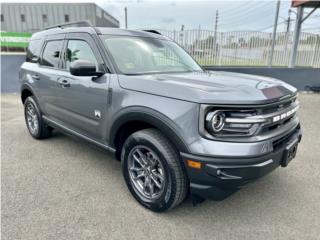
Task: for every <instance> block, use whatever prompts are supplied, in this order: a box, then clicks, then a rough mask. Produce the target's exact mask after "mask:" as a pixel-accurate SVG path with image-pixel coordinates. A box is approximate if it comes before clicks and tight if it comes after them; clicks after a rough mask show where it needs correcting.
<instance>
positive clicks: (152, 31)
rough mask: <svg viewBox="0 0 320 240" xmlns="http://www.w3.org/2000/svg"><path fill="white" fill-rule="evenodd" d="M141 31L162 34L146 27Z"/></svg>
mask: <svg viewBox="0 0 320 240" xmlns="http://www.w3.org/2000/svg"><path fill="white" fill-rule="evenodd" d="M143 31H145V32H150V33H155V34H159V35H162V34H161V33H160V32H158V31H157V30H153V29H150V30H148V29H147V30H143Z"/></svg>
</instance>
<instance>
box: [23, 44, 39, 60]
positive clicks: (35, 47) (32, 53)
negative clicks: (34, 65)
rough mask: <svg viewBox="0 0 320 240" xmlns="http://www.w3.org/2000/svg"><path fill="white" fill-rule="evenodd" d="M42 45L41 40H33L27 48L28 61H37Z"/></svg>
mask: <svg viewBox="0 0 320 240" xmlns="http://www.w3.org/2000/svg"><path fill="white" fill-rule="evenodd" d="M41 47H42V45H41V40H31V41H30V42H29V46H28V48H27V56H26V62H37V60H38V58H39V54H40V50H41Z"/></svg>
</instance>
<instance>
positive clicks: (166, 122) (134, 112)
mask: <svg viewBox="0 0 320 240" xmlns="http://www.w3.org/2000/svg"><path fill="white" fill-rule="evenodd" d="M131 121H143V122H146V123H148V124H150V125H152V126H155V127H156V128H157V129H159V130H160V131H161V132H162V133H163V134H164V135H165V136H167V137H168V139H169V140H170V141H171V142H172V143H173V144H174V146H175V147H176V148H177V150H178V151H179V152H190V151H189V150H188V146H187V144H186V143H185V141H184V140H183V138H182V136H181V135H180V134H179V132H178V131H177V129H178V126H177V125H176V124H175V123H174V122H173V121H172V120H171V119H169V118H168V117H167V116H165V115H163V114H162V113H160V112H158V111H156V110H154V109H151V108H147V107H140V106H135V107H127V108H125V109H123V110H121V111H120V112H118V113H117V114H116V115H115V116H114V117H113V118H112V120H111V122H112V124H111V127H110V134H109V142H110V145H111V147H115V139H116V136H117V133H118V131H119V130H120V129H121V127H122V126H123V125H124V124H126V123H128V122H131Z"/></svg>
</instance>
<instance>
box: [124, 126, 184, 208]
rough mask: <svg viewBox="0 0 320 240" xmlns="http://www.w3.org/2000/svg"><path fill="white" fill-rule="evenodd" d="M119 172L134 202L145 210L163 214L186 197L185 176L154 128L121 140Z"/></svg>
mask: <svg viewBox="0 0 320 240" xmlns="http://www.w3.org/2000/svg"><path fill="white" fill-rule="evenodd" d="M121 161H122V170H123V175H124V178H125V181H126V184H127V186H128V188H129V190H130V192H131V193H132V195H133V196H134V197H135V199H136V200H137V201H138V202H139V203H140V204H142V205H143V206H145V207H146V208H148V209H150V210H152V211H155V212H163V211H165V210H167V209H170V208H173V207H175V206H177V205H179V204H180V203H181V202H182V201H183V200H184V199H185V197H186V195H187V183H188V180H187V176H186V173H185V171H184V169H183V165H182V164H181V161H180V158H179V155H178V153H177V151H176V150H175V149H174V148H173V146H172V144H171V143H170V142H169V141H168V140H167V139H166V138H165V137H164V136H163V135H162V134H161V133H160V132H159V131H158V130H156V129H145V130H141V131H138V132H135V133H133V134H132V135H131V136H129V137H128V139H127V140H126V141H125V143H124V145H123V148H122V153H121Z"/></svg>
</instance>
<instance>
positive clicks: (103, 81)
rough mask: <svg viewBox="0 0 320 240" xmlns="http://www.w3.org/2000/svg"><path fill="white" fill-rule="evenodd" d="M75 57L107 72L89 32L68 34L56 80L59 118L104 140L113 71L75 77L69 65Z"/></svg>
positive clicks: (69, 125) (91, 135) (65, 124)
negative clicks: (61, 69) (61, 70)
mask: <svg viewBox="0 0 320 240" xmlns="http://www.w3.org/2000/svg"><path fill="white" fill-rule="evenodd" d="M76 60H87V61H91V62H93V63H95V65H96V68H97V71H100V72H101V71H102V72H106V70H105V69H104V67H103V60H102V57H101V55H100V53H99V51H98V49H97V47H96V45H95V42H94V40H93V39H92V37H91V36H90V35H89V34H86V33H70V34H67V36H66V41H65V51H64V57H63V68H64V71H63V74H61V76H60V77H59V78H58V79H57V86H58V89H59V90H58V92H59V93H58V94H59V101H58V105H59V109H58V111H59V112H60V114H59V119H57V120H58V121H60V122H61V123H63V125H64V126H65V127H68V128H69V129H71V130H74V131H76V132H78V133H80V134H82V135H85V136H87V137H90V138H92V139H95V140H98V141H100V140H103V136H104V135H105V134H104V133H103V131H102V130H101V129H104V126H103V124H104V123H105V122H106V121H105V120H106V118H107V112H108V103H107V101H108V83H109V78H110V74H108V73H106V74H104V75H102V76H101V77H87V76H74V75H71V74H70V65H71V64H72V62H74V61H76Z"/></svg>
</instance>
